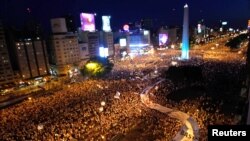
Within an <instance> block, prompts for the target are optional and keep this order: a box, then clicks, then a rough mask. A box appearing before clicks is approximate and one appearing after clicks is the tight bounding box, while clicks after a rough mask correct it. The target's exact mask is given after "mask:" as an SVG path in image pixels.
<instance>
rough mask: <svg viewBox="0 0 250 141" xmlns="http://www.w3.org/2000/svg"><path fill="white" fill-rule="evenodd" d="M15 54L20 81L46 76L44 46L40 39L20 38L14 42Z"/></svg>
mask: <svg viewBox="0 0 250 141" xmlns="http://www.w3.org/2000/svg"><path fill="white" fill-rule="evenodd" d="M15 52H16V59H17V63H18V68H19V71H20V74H21V77H22V79H29V78H35V77H39V76H44V75H47V74H48V56H47V51H46V44H45V41H44V40H41V39H40V37H37V38H22V39H19V40H18V41H15Z"/></svg>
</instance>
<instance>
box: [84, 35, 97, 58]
mask: <svg viewBox="0 0 250 141" xmlns="http://www.w3.org/2000/svg"><path fill="white" fill-rule="evenodd" d="M87 37H88V40H87V43H88V47H89V56H90V57H95V56H99V47H100V38H99V32H87Z"/></svg>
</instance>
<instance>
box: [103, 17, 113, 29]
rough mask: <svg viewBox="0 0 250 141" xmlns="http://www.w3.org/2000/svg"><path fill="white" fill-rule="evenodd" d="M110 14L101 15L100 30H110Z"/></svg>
mask: <svg viewBox="0 0 250 141" xmlns="http://www.w3.org/2000/svg"><path fill="white" fill-rule="evenodd" d="M110 18H111V17H110V16H102V30H103V31H105V32H110V31H111V27H110Z"/></svg>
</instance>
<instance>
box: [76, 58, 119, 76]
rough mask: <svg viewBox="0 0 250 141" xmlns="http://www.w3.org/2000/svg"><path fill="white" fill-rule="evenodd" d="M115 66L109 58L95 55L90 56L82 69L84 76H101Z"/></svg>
mask: <svg viewBox="0 0 250 141" xmlns="http://www.w3.org/2000/svg"><path fill="white" fill-rule="evenodd" d="M113 66H114V65H113V64H112V63H111V62H110V61H109V60H108V59H107V58H101V57H94V58H90V60H89V61H87V63H86V64H85V65H84V66H83V67H82V68H80V71H81V73H82V74H83V75H84V76H90V77H101V76H103V75H105V74H107V73H109V72H110V71H111V70H112V68H113Z"/></svg>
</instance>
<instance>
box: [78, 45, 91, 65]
mask: <svg viewBox="0 0 250 141" xmlns="http://www.w3.org/2000/svg"><path fill="white" fill-rule="evenodd" d="M78 45H79V48H80V59H81V61H86V60H87V59H89V50H88V43H81V42H79V44H78Z"/></svg>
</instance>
